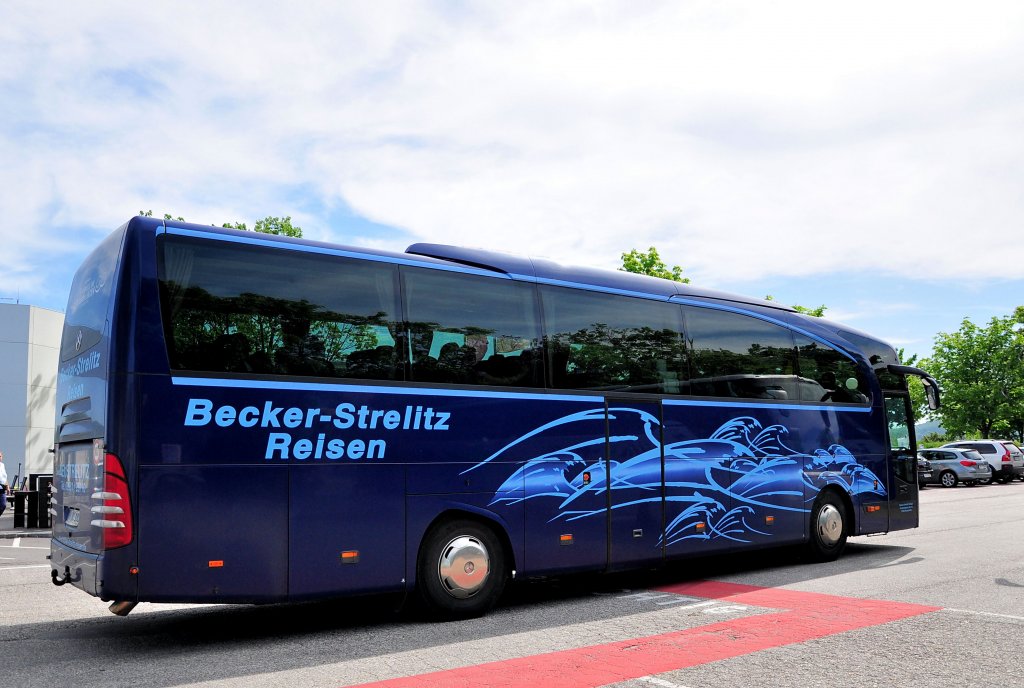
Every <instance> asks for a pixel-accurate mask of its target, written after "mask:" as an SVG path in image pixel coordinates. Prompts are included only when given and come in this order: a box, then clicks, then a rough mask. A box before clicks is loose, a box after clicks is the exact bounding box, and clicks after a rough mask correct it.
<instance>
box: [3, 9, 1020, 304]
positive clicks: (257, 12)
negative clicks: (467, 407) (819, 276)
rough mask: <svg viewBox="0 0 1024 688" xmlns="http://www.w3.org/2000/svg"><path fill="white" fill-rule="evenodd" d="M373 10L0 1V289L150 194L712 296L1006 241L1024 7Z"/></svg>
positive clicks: (1015, 198)
mask: <svg viewBox="0 0 1024 688" xmlns="http://www.w3.org/2000/svg"><path fill="white" fill-rule="evenodd" d="M370 7H371V6H370V5H360V4H355V5H337V4H334V3H307V4H305V5H302V6H298V7H294V6H291V5H282V4H280V3H269V2H263V3H247V4H246V5H245V7H244V8H238V9H236V8H235V7H234V6H232V5H224V4H209V3H191V4H189V3H165V4H157V5H156V6H154V5H153V4H152V3H151V4H148V5H139V4H137V3H128V2H119V3H105V4H101V5H98V6H97V5H66V4H63V5H60V6H56V5H46V4H38V3H15V4H13V5H6V6H5V8H4V10H2V13H3V14H4V15H7V16H3V17H0V65H2V66H0V101H2V102H5V103H6V105H2V106H0V156H2V158H0V162H3V163H4V164H3V165H0V205H2V207H3V208H4V209H5V212H4V216H3V217H2V218H0V240H2V241H3V242H4V245H5V246H6V249H5V251H4V252H2V253H0V292H2V291H6V290H7V289H8V287H7V286H6V285H7V284H11V285H15V284H16V285H18V286H19V288H25V289H28V290H30V291H31V290H41V289H44V288H45V285H44V284H43V282H42V280H41V278H40V277H39V276H38V275H33V272H32V271H31V270H26V269H25V268H24V266H25V265H31V264H32V263H33V262H34V261H47V260H48V253H47V251H49V250H52V247H53V246H54V245H55V242H57V245H60V246H63V247H64V250H66V251H71V252H74V251H76V250H78V248H77V246H78V243H81V244H83V245H87V244H90V243H94V242H95V241H96V239H97V238H98V237H99V236H102V234H103V233H105V232H106V231H109V230H110V229H113V228H114V227H115V226H116V225H118V224H120V223H121V222H123V221H124V220H125V219H126V218H127V216H128V215H130V214H131V213H133V212H136V211H137V210H140V209H153V210H154V211H155V212H157V213H160V212H163V211H165V210H166V211H170V212H172V213H174V214H180V215H183V216H185V217H187V218H189V219H191V220H196V221H204V222H218V223H219V222H222V221H224V220H229V219H240V220H249V221H250V222H251V221H252V220H254V219H256V218H258V217H261V216H263V215H266V214H276V215H281V214H289V213H290V214H292V215H293V216H294V217H296V218H301V223H300V224H302V226H303V227H305V228H307V232H308V233H309V234H310V235H311V236H312V235H315V236H330V237H333V238H335V239H337V240H341V241H353V240H360V241H361V242H363V243H366V242H370V241H373V242H377V243H379V242H380V241H381V240H380V239H379V238H374V237H363V236H361V235H360V234H359V233H356V234H353V233H351V232H349V233H345V232H340V231H337V230H332V229H331V228H330V227H328V226H326V220H325V218H324V216H323V213H322V212H321V211H319V210H317V208H321V209H322V208H325V207H326V208H330V207H334V206H337V205H338V204H341V203H346V204H348V205H349V206H350V207H352V208H353V209H354V211H355V212H357V213H359V214H361V215H363V216H365V217H366V218H368V219H370V220H372V221H374V222H378V223H382V224H387V225H392V226H395V227H398V228H400V229H402V230H404V232H405V233H406V234H407V235H408V236H411V237H412V238H413V239H414V240H420V239H422V240H429V241H435V242H446V243H456V244H470V245H477V246H486V247H491V248H497V249H502V250H510V251H516V252H525V253H532V254H540V255H547V256H550V257H553V258H556V259H564V260H568V261H570V262H580V263H588V264H594V265H604V266H608V267H613V266H615V265H616V264H617V262H618V256H619V254H620V253H621V252H622V251H625V250H628V249H630V248H633V247H640V248H646V247H647V246H649V245H652V244H653V245H656V246H658V248H659V250H660V251H661V254H662V256H663V257H665V258H666V260H668V261H669V262H671V263H679V264H681V265H683V266H684V268H685V270H686V272H687V274H690V275H692V276H693V277H695V278H696V279H697V280H699V281H700V282H701V283H702V284H706V285H708V286H721V285H727V284H733V283H736V282H737V281H743V280H753V279H758V278H762V277H765V276H768V275H809V274H816V273H822V272H828V271H842V270H851V269H856V270H858V271H867V270H874V271H906V268H907V266H908V264H912V263H913V261H915V260H924V261H926V262H927V263H928V264H929V265H930V266H931V268H932V270H933V271H942V270H949V269H957V270H968V271H974V272H977V273H978V274H979V275H983V274H988V272H987V271H988V268H989V267H990V266H989V261H990V259H991V255H992V253H993V251H998V252H999V253H1000V254H1004V255H1010V254H1017V255H1022V254H1024V232H1022V231H1021V226H1022V218H1024V201H1022V196H1021V194H1020V189H1021V187H1022V185H1024V178H1022V177H1024V171H1022V168H1021V166H1020V162H1019V161H1020V160H1022V159H1024V137H1021V136H1020V131H1019V123H1020V122H1021V121H1022V117H1024V106H1022V105H1021V101H1020V98H1019V94H1020V92H1021V89H1022V87H1024V77H1022V76H1021V70H1020V65H1021V64H1022V63H1024V35H1022V34H1024V22H1022V19H1024V5H1020V4H1019V3H1009V2H1007V3H980V4H974V5H971V7H970V8H969V9H968V8H966V7H963V6H961V5H960V4H954V3H948V4H944V3H904V4H896V5H893V4H892V3H880V2H876V3H870V2H869V3H860V4H857V5H847V6H837V5H829V4H822V3H802V2H795V3H773V4H755V5H746V4H740V3H719V2H692V3H662V4H660V5H654V4H647V5H644V6H643V7H644V9H642V10H638V9H636V6H635V3H634V4H626V3H592V2H585V3H584V2H579V3H553V4H552V3H521V2H514V3H513V2H508V3H504V4H500V3H490V4H486V5H476V6H474V5H469V6H466V7H463V8H458V9H456V8H455V6H453V5H449V4H445V3H429V2H428V3H420V4H413V3H393V4H389V3H374V4H373V5H372V9H370ZM68 227H77V228H81V234H80V235H79V236H76V237H74V238H73V240H72V244H71V245H70V246H69V245H68V242H67V232H68V229H67V228H68ZM939 247H942V248H941V249H940V248H939ZM390 248H398V249H400V248H402V246H398V245H396V246H390Z"/></svg>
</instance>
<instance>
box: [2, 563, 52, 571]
mask: <svg viewBox="0 0 1024 688" xmlns="http://www.w3.org/2000/svg"><path fill="white" fill-rule="evenodd" d="M48 568H50V565H49V564H40V565H38V566H3V567H0V571H14V570H15V569H48Z"/></svg>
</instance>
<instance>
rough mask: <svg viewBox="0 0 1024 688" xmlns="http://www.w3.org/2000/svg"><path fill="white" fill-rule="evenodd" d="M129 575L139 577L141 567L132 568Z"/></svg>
mask: <svg viewBox="0 0 1024 688" xmlns="http://www.w3.org/2000/svg"><path fill="white" fill-rule="evenodd" d="M128 573H130V574H131V575H133V576H137V575H139V567H138V566H132V567H131V568H129V569H128Z"/></svg>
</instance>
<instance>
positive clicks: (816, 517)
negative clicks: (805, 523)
mask: <svg viewBox="0 0 1024 688" xmlns="http://www.w3.org/2000/svg"><path fill="white" fill-rule="evenodd" d="M810 525H811V528H810V532H811V537H810V541H809V542H808V543H807V548H808V550H809V551H810V554H811V557H813V558H814V559H815V560H816V561H834V560H835V559H837V558H838V557H839V555H840V554H842V552H843V549H844V548H845V547H846V538H847V535H848V534H849V529H850V528H849V523H848V521H847V513H846V505H845V504H844V503H843V500H842V499H841V498H840V497H839V495H837V494H836V493H834V492H831V491H828V492H823V493H822V494H821V495H820V496H819V497H818V499H817V500H815V502H814V507H813V508H812V509H811V524H810Z"/></svg>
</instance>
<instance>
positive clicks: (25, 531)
mask: <svg viewBox="0 0 1024 688" xmlns="http://www.w3.org/2000/svg"><path fill="white" fill-rule="evenodd" d="M51 534H52V531H51V530H50V529H49V528H15V527H14V499H13V498H11V497H8V499H7V510H6V511H5V512H4V513H3V515H0V540H9V539H11V538H23V537H33V538H48V537H50V535H51Z"/></svg>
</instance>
